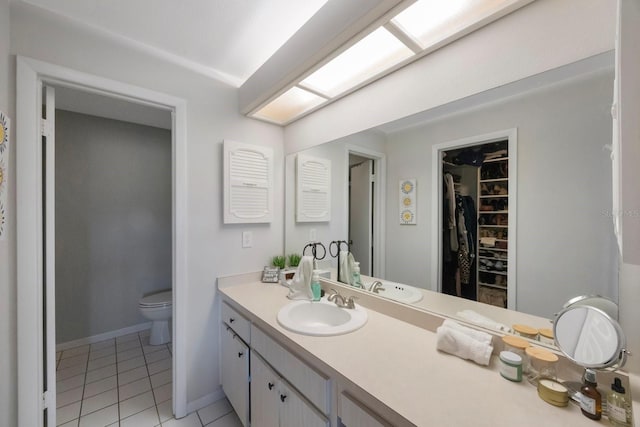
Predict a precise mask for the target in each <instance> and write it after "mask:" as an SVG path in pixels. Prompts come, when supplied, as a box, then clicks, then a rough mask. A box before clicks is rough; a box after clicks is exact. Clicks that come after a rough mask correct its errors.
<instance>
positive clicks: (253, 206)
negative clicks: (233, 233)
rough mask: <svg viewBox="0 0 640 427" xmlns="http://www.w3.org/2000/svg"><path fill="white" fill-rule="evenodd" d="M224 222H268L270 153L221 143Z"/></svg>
mask: <svg viewBox="0 0 640 427" xmlns="http://www.w3.org/2000/svg"><path fill="white" fill-rule="evenodd" d="M223 151H224V223H225V224H245V223H265V222H271V220H272V218H273V150H272V149H271V148H269V147H262V146H259V145H250V144H243V143H240V142H235V141H229V140H225V141H224V149H223Z"/></svg>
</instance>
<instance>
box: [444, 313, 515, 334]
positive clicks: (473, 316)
mask: <svg viewBox="0 0 640 427" xmlns="http://www.w3.org/2000/svg"><path fill="white" fill-rule="evenodd" d="M456 316H458V317H461V318H463V319H465V320H468V321H469V322H471V323H474V324H476V325H478V326H482V327H483V328H487V329H493V330H495V331H502V332H508V333H512V332H513V331H512V330H511V328H510V327H508V326H507V325H503V324H502V323H499V322H496V321H495V320H492V319H489V318H488V317H486V316H483V315H481V314H479V313H476V312H475V311H473V310H462V311H459V312H458V313H456Z"/></svg>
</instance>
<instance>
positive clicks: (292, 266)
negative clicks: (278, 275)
mask: <svg viewBox="0 0 640 427" xmlns="http://www.w3.org/2000/svg"><path fill="white" fill-rule="evenodd" d="M301 259H302V255H299V254H290V255H288V256H287V261H288V262H289V268H287V269H286V270H284V271H283V274H284V277H285V279H287V280H290V279H293V276H294V274H296V269H297V268H298V265H299V264H300V260H301Z"/></svg>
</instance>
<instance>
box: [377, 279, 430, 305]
mask: <svg viewBox="0 0 640 427" xmlns="http://www.w3.org/2000/svg"><path fill="white" fill-rule="evenodd" d="M381 283H382V285H383V286H382V288H379V289H377V291H376V292H374V293H375V294H378V295H380V296H381V297H385V298H389V299H392V300H394V301H398V302H402V303H405V304H412V303H414V302H418V301H420V300H421V299H422V291H421V290H420V289H418V288H414V287H413V286H408V285H403V284H401V283H394V282H388V281H386V280H381ZM370 288H371V284H370V285H368V286H367V289H370Z"/></svg>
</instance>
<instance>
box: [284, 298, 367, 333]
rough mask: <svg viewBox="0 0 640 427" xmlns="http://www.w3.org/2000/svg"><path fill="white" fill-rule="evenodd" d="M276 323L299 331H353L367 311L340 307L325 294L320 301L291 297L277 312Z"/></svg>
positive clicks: (364, 319) (365, 317) (362, 322)
mask: <svg viewBox="0 0 640 427" xmlns="http://www.w3.org/2000/svg"><path fill="white" fill-rule="evenodd" d="M278 323H280V325H282V326H283V327H284V328H286V329H288V330H290V331H292V332H297V333H299V334H303V335H313V336H329V335H342V334H346V333H349V332H353V331H355V330H356V329H359V328H361V327H362V326H363V325H364V324H365V323H367V312H366V310H365V309H364V308H362V307H361V306H359V305H357V304H356V308H354V309H347V308H340V307H338V306H337V305H335V304H334V303H332V302H329V301H327V300H326V299H325V298H323V299H321V300H320V301H293V302H290V303H289V304H287V305H285V306H284V307H282V308H281V309H280V311H279V312H278Z"/></svg>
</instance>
